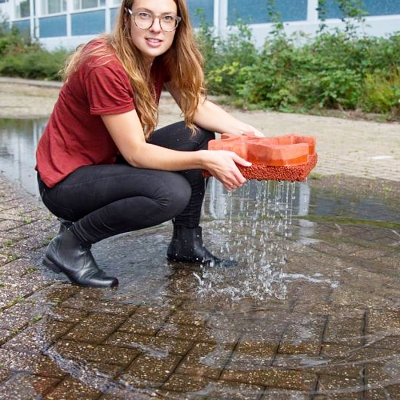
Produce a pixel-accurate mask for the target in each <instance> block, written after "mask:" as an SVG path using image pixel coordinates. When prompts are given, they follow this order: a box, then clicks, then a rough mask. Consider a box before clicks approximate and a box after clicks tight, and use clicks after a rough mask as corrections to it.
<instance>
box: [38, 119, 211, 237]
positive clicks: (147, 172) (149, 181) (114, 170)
mask: <svg viewBox="0 0 400 400" xmlns="http://www.w3.org/2000/svg"><path fill="white" fill-rule="evenodd" d="M214 137H215V135H214V133H212V132H210V131H207V130H204V129H199V130H198V131H197V132H196V133H195V134H193V135H192V133H191V131H190V130H189V129H187V128H186V126H185V124H184V123H183V122H178V123H175V124H172V125H169V126H167V127H165V128H161V129H158V130H157V131H155V132H154V133H153V135H152V136H151V138H150V140H149V143H152V144H155V145H158V146H163V147H167V148H170V149H174V150H181V151H196V150H202V149H206V148H207V144H208V142H209V141H210V140H211V139H214ZM38 183H39V191H40V196H41V198H42V200H43V203H44V204H45V205H46V207H47V208H48V209H49V210H50V212H52V213H53V214H54V215H55V216H57V217H59V218H63V219H66V220H69V221H73V222H75V223H74V227H73V230H74V233H75V234H76V235H77V236H78V237H79V238H80V239H81V240H82V241H84V242H87V243H96V242H98V241H100V240H102V239H105V238H107V237H110V236H114V235H117V234H120V233H124V232H130V231H135V230H138V229H143V228H147V227H150V226H155V225H158V224H160V223H162V222H165V221H168V220H170V219H174V223H175V224H176V225H182V226H185V227H187V228H195V227H197V226H198V225H199V223H200V215H201V207H202V204H203V200H204V195H205V189H206V182H205V179H204V178H203V176H202V172H201V170H187V171H181V172H169V171H161V170H152V169H144V168H135V167H132V166H131V165H129V164H127V163H126V162H124V161H123V162H118V163H115V164H106V165H90V166H84V167H81V168H79V169H77V170H76V171H74V172H73V173H71V174H70V175H69V176H67V177H66V178H65V179H64V180H63V181H61V182H59V183H58V184H57V185H56V186H55V187H54V188H48V187H47V186H46V185H45V184H44V183H43V182H42V181H41V179H40V176H38Z"/></svg>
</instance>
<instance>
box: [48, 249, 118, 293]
mask: <svg viewBox="0 0 400 400" xmlns="http://www.w3.org/2000/svg"><path fill="white" fill-rule="evenodd" d="M43 265H44V266H46V267H47V268H49V269H51V270H52V271H53V272H55V273H56V274H61V273H63V274H64V275H65V276H66V277H67V278H68V279H69V281H70V282H71V283H73V284H75V285H78V286H83V287H89V286H92V287H100V288H107V287H109V288H115V287H117V286H118V285H119V282H118V279H117V278H115V280H114V281H113V282H111V284H110V285H104V286H103V285H88V284H83V283H81V282H79V281H77V280H76V279H74V278H73V277H70V276H69V275H68V274H67V273H66V272H65V271H63V270H62V269H61V268H59V267H58V266H57V265H56V264H54V263H53V261H51V260H49V259H48V258H47V256H44V257H43Z"/></svg>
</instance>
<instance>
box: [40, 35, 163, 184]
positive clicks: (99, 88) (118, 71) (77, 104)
mask: <svg viewBox="0 0 400 400" xmlns="http://www.w3.org/2000/svg"><path fill="white" fill-rule="evenodd" d="M93 45H103V43H101V42H97V43H94V44H93ZM152 78H153V80H154V84H155V88H156V100H157V102H158V101H159V99H160V95H161V90H162V87H163V84H164V81H165V79H166V77H165V75H164V73H163V69H162V66H161V65H159V63H157V62H154V63H153V67H152ZM134 109H135V103H134V92H133V89H132V86H131V84H130V81H129V78H128V75H127V73H126V72H125V69H124V68H123V66H122V64H121V63H120V61H119V60H118V58H117V57H116V56H115V55H108V56H106V57H102V58H93V59H90V61H89V62H85V63H82V64H81V65H80V66H79V68H78V70H77V71H76V73H74V74H73V75H72V76H71V77H70V78H69V79H68V81H67V82H66V83H65V84H64V85H63V87H62V89H61V91H60V95H59V98H58V100H57V102H56V104H55V106H54V110H53V112H52V114H51V116H50V119H49V121H48V123H47V126H46V128H45V130H44V132H43V135H42V137H41V139H40V141H39V144H38V148H37V151H36V162H37V163H36V170H37V171H38V172H39V174H40V178H41V179H42V181H43V182H44V183H45V184H46V185H47V186H48V187H54V186H55V185H56V184H57V183H58V182H60V181H61V180H63V179H64V178H65V177H66V176H68V175H69V174H70V173H71V172H73V171H75V170H76V169H77V168H79V167H82V166H84V165H95V164H111V163H114V162H115V159H116V156H117V154H118V153H119V151H118V149H117V147H116V145H115V144H114V142H113V140H112V138H111V136H110V134H109V133H108V131H107V129H106V127H105V125H104V123H103V121H102V119H101V115H109V114H122V113H125V112H128V111H132V110H134Z"/></svg>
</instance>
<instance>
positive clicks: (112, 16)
mask: <svg viewBox="0 0 400 400" xmlns="http://www.w3.org/2000/svg"><path fill="white" fill-rule="evenodd" d="M118 11H119V7H116V8H110V26H111V29H114V26H115V21H116V20H117V14H118Z"/></svg>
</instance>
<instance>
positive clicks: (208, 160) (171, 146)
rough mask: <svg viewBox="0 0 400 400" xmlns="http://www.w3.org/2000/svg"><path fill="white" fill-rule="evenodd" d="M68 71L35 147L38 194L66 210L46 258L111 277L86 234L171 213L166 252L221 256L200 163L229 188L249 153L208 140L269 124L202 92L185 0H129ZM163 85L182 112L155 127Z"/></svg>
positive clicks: (203, 258) (125, 228) (98, 236)
mask: <svg viewBox="0 0 400 400" xmlns="http://www.w3.org/2000/svg"><path fill="white" fill-rule="evenodd" d="M64 75H65V79H64V85H63V88H62V89H61V91H60V96H59V99H58V101H57V103H56V104H55V107H54V110H53V113H52V115H51V117H50V119H49V122H48V124H47V126H46V129H45V131H44V133H43V135H42V137H41V140H40V142H39V145H38V149H37V166H36V169H37V171H38V183H39V189H40V195H41V197H42V200H43V202H44V204H45V205H46V207H48V209H49V210H50V211H51V212H52V213H53V214H54V215H56V216H57V217H58V218H59V219H60V220H61V221H62V226H61V229H60V232H59V234H58V235H57V236H56V237H55V238H54V239H53V240H52V241H51V242H50V244H49V246H48V248H47V250H46V254H45V257H44V264H45V265H46V266H47V267H49V268H51V269H52V270H54V271H56V272H63V273H65V274H66V275H67V277H68V278H69V279H70V281H72V282H73V283H75V284H78V285H82V286H95V287H112V286H116V285H117V284H118V280H117V278H115V277H112V276H109V275H107V274H106V273H105V272H104V271H102V270H101V269H99V267H98V265H97V264H96V261H95V260H94V258H93V256H92V253H91V251H90V248H91V245H92V244H93V243H96V242H98V241H100V240H102V239H105V238H108V237H111V236H113V235H117V234H120V233H124V232H129V231H135V230H138V229H142V228H147V227H150V226H155V225H158V224H160V223H162V222H165V221H168V220H171V219H172V221H173V226H174V232H173V237H172V241H171V243H170V245H169V247H168V251H167V256H168V258H169V259H170V260H172V261H184V262H203V263H218V262H220V260H219V259H218V258H216V257H215V256H213V255H212V254H211V253H210V252H209V251H208V250H207V249H206V248H205V247H204V245H203V241H202V235H201V233H202V231H201V227H200V226H199V224H200V213H201V207H202V203H203V199H204V194H205V180H204V179H203V177H202V172H201V171H202V170H203V169H205V170H208V171H209V172H210V173H211V175H213V176H214V177H215V178H217V179H219V180H220V181H221V182H222V183H223V185H224V186H225V188H227V189H228V190H234V189H237V188H239V187H240V186H241V185H243V183H244V182H245V178H244V177H243V176H242V174H241V173H240V171H239V169H238V167H237V165H236V164H240V165H242V166H249V165H250V163H249V162H247V161H246V160H244V159H242V158H240V157H239V156H237V155H236V154H235V153H233V152H229V151H208V150H206V149H207V143H208V141H209V140H211V139H213V138H214V133H213V132H228V133H231V134H242V133H244V132H249V131H252V132H254V133H255V134H257V135H262V134H261V133H260V132H258V131H256V130H255V129H254V128H253V127H251V126H249V125H247V124H245V123H243V122H240V121H238V120H237V119H235V118H234V117H232V116H230V115H229V114H228V113H226V112H225V111H223V110H222V109H221V108H220V107H218V106H216V105H215V104H213V103H211V102H210V101H209V100H207V99H206V97H205V91H204V88H203V85H204V78H203V70H202V58H201V55H200V53H199V51H198V49H197V47H196V45H195V42H194V39H193V31H192V28H191V26H190V22H189V15H188V10H187V5H186V3H185V0H125V1H123V3H122V4H121V7H120V11H119V17H118V21H117V22H116V26H115V29H114V32H113V33H112V34H110V35H101V36H100V37H98V38H97V39H95V40H92V41H91V42H90V43H88V44H87V45H86V46H83V47H81V48H79V49H78V50H77V52H76V53H75V54H74V55H73V56H72V57H71V58H70V59H69V60H68V62H67V64H66V67H65V69H64ZM163 87H165V88H166V89H167V90H168V91H169V92H170V93H171V95H172V96H173V98H174V99H175V100H176V102H177V104H178V105H179V106H180V108H181V110H182V113H183V115H184V119H185V121H184V122H179V123H176V124H173V125H170V126H167V127H165V128H162V129H159V130H155V128H156V125H157V106H158V101H159V98H160V94H161V90H162V88H163Z"/></svg>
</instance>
